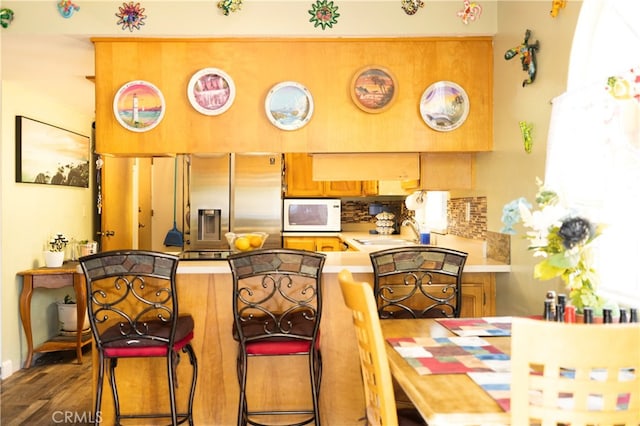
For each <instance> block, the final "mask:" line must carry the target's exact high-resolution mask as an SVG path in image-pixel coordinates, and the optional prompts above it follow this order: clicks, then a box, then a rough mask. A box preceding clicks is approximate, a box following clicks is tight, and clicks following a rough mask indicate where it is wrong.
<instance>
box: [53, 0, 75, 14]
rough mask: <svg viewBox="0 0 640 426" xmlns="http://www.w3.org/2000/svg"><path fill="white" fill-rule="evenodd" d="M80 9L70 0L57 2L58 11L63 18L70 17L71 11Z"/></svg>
mask: <svg viewBox="0 0 640 426" xmlns="http://www.w3.org/2000/svg"><path fill="white" fill-rule="evenodd" d="M78 10H80V6H78V5H76V4H75V3H73V2H72V1H71V0H62V1H60V2H58V12H60V15H61V16H62V17H63V18H71V16H73V13H74V12H76V11H78Z"/></svg>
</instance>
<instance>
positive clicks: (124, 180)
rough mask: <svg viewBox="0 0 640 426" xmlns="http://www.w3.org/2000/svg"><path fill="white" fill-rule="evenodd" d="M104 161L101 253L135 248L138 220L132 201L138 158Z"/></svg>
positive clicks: (113, 158)
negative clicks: (134, 227)
mask: <svg viewBox="0 0 640 426" xmlns="http://www.w3.org/2000/svg"><path fill="white" fill-rule="evenodd" d="M103 161H104V164H103V166H102V222H101V225H102V233H101V235H100V251H108V250H118V249H131V248H134V247H135V246H134V235H133V226H132V224H133V218H134V217H135V219H136V227H137V219H138V215H137V210H138V203H137V200H136V202H135V203H134V197H133V194H134V188H135V186H134V181H135V179H134V165H135V158H120V157H107V156H104V157H103ZM132 206H133V207H132ZM134 210H135V211H136V215H135V216H134V215H133V212H134ZM136 240H137V235H136Z"/></svg>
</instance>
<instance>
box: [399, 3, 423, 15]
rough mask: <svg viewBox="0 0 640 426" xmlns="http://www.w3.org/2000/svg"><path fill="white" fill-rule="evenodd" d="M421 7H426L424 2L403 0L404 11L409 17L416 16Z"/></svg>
mask: <svg viewBox="0 0 640 426" xmlns="http://www.w3.org/2000/svg"><path fill="white" fill-rule="evenodd" d="M421 7H424V2H423V1H422V0H402V10H404V12H405V13H406V14H407V15H415V13H416V12H417V11H418V9H420V8H421Z"/></svg>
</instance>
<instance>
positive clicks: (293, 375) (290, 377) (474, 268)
mask: <svg viewBox="0 0 640 426" xmlns="http://www.w3.org/2000/svg"><path fill="white" fill-rule="evenodd" d="M356 235H358V234H339V236H340V238H341V239H343V240H344V241H350V240H351V239H352V238H357V237H356ZM360 235H362V236H364V235H365V234H360ZM369 237H370V236H369ZM443 241H444V240H443V239H441V240H440V241H439V243H440V244H439V245H444V244H443V243H442V242H443ZM450 241H453V242H452V243H450V244H449V243H447V244H446V245H447V247H452V248H458V249H461V250H466V251H467V252H468V253H469V258H468V260H467V263H466V265H465V269H464V275H463V276H464V278H463V281H464V282H465V283H469V284H472V285H473V284H474V283H475V286H476V287H477V288H478V290H476V291H477V292H479V293H478V294H477V297H478V299H479V300H480V301H482V302H484V303H483V306H484V307H483V309H482V312H472V313H471V315H477V316H481V315H494V314H495V304H494V300H495V274H496V273H504V272H509V271H510V266H509V265H507V264H504V263H500V262H496V261H494V260H491V259H487V258H484V257H483V256H482V243H481V242H475V241H471V240H464V239H458V238H451V239H449V241H448V242H450ZM455 242H459V244H455ZM386 247H388V246H386ZM361 248H364V247H361ZM375 248H376V249H380V248H381V246H375ZM382 248H385V247H384V246H383V247H382ZM369 250H370V249H369ZM326 254H327V260H326V263H325V267H324V270H323V297H324V301H323V302H324V304H323V314H322V326H321V327H322V358H323V376H322V392H321V410H322V412H321V420H322V423H323V424H326V425H341V426H349V425H354V426H355V425H362V417H363V415H364V397H363V390H362V389H363V388H362V382H361V377H360V370H359V364H358V362H359V361H358V352H357V346H356V344H355V335H354V331H353V326H352V324H351V317H350V315H351V314H350V312H349V310H348V309H347V308H346V307H345V306H344V303H343V301H342V295H341V293H340V287H339V285H338V280H337V274H338V272H339V271H340V270H341V269H342V268H348V269H349V270H351V271H352V272H353V273H354V276H355V278H356V279H357V280H366V281H369V282H372V267H371V262H370V260H369V254H368V252H366V251H340V252H327V253H326ZM231 286H232V281H231V274H230V270H229V266H228V264H227V262H226V261H182V262H180V264H179V266H178V292H179V297H180V311H181V312H184V313H190V314H191V315H193V316H194V319H195V337H194V339H193V345H194V349H195V351H196V354H197V357H198V364H199V373H198V384H197V390H196V399H195V403H194V411H195V414H194V417H195V418H194V421H195V424H201V425H216V426H226V425H235V424H236V416H237V403H238V380H237V376H236V348H237V344H236V342H235V341H234V340H233V338H232V335H231V330H232V323H233V320H232V315H231ZM467 301H468V300H467V299H465V300H464V302H463V303H467ZM465 309H466V308H463V310H465ZM474 309H475V308H474ZM465 312H466V311H465ZM269 358H274V357H269ZM275 358H278V357H275ZM251 361H252V362H253V363H252V364H251V365H250V368H253V369H254V370H253V371H254V372H255V371H256V369H257V370H259V371H261V372H262V374H250V375H249V376H250V382H251V383H250V384H249V389H250V390H251V391H250V393H249V395H248V397H249V399H250V401H254V402H255V403H257V404H260V403H261V401H268V402H273V401H274V400H275V401H276V404H278V405H280V406H288V407H297V406H300V405H303V404H306V403H307V402H308V400H309V392H308V388H309V386H308V379H307V378H308V372H307V369H306V364H305V363H304V362H302V360H300V359H296V357H292V358H290V359H287V360H282V359H276V360H275V361H274V360H273V359H269V360H267V359H252V360H251ZM187 362H188V361H187V360H186V358H184V357H183V359H182V364H185V363H187ZM274 362H275V364H274ZM93 365H94V370H95V368H96V365H97V363H96V362H95V359H94V364H93ZM163 368H164V365H163V363H162V361H161V360H160V361H158V362H157V364H153V365H150V363H149V361H148V360H144V361H142V362H141V361H139V360H126V359H123V360H121V361H120V364H119V367H118V370H119V373H118V380H120V381H122V383H123V386H124V387H123V388H122V389H123V390H122V395H121V400H122V401H126V404H127V406H129V407H137V408H138V409H140V408H141V409H145V408H149V409H151V408H152V407H155V408H157V407H158V406H161V405H163V404H166V400H167V398H166V395H163V394H162V393H161V389H162V388H163V387H162V386H160V381H161V380H164V375H165V371H164V370H163ZM187 368H188V366H186V365H180V366H179V367H178V380H179V388H178V393H179V394H180V396H181V397H182V400H180V401H179V403H180V404H182V406H184V403H185V400H184V395H185V394H186V393H187V392H186V391H187V390H188V383H187V381H188V379H189V374H187V371H186V369H187ZM149 374H150V375H149ZM149 377H151V379H149ZM156 378H157V379H156ZM155 380H157V381H158V384H157V386H156V384H155V383H154V381H155ZM272 383H278V387H279V388H281V387H282V386H284V389H287V390H288V391H286V392H285V394H283V395H280V396H277V395H274V394H271V392H270V391H269V389H271V384H272ZM138 385H139V386H141V388H143V389H146V392H145V393H142V392H138V391H136V387H134V386H138ZM94 386H95V384H94ZM102 407H103V412H102V420H103V422H104V424H112V423H113V421H112V419H113V407H112V402H111V391H110V390H109V387H108V385H105V387H104V400H103V406H102Z"/></svg>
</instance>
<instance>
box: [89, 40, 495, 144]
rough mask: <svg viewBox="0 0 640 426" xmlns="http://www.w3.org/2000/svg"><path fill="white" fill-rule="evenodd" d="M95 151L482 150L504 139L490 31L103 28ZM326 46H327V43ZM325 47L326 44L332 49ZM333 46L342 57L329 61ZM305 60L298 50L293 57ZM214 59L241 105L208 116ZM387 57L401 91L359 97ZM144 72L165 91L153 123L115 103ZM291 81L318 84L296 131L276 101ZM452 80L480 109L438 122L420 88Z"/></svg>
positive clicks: (97, 44) (472, 106) (97, 50)
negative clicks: (213, 33)
mask: <svg viewBox="0 0 640 426" xmlns="http://www.w3.org/2000/svg"><path fill="white" fill-rule="evenodd" d="M92 41H93V43H94V45H95V68H96V79H95V84H96V150H97V152H99V153H101V154H113V155H120V156H138V157H141V156H152V155H167V154H172V153H215V152H285V153H286V152H310V153H328V152H330V153H354V152H356V153H357V152H378V153H389V152H478V151H490V150H492V148H493V102H492V99H493V46H492V38H491V37H429V38H422V37H420V38H417V37H416V38H323V39H322V38H280V39H279V38H268V39H263V38H229V39H186V38H179V39H176V38H173V39H170V38H164V39H159V38H115V37H113V38H94V39H93V40H92ZM319 52H320V53H319ZM322 52H324V53H325V54H322ZM329 52H330V56H331V61H327V60H326V58H327V53H329ZM293 57H295V58H296V60H295V61H292V60H291V58H293ZM211 64H215V67H216V68H219V69H221V70H223V71H224V72H226V73H227V74H228V75H229V76H230V77H231V79H232V80H233V83H234V85H235V87H236V97H235V100H234V101H233V104H232V105H231V107H230V108H229V109H228V110H226V111H225V112H224V113H222V114H219V115H213V116H211V115H205V114H202V113H200V112H198V111H197V110H196V109H195V108H193V106H192V105H191V104H190V102H189V99H188V97H187V88H188V86H189V81H190V79H191V77H192V76H193V75H194V74H195V73H196V72H198V71H200V70H202V69H204V68H207V67H210V66H211ZM369 64H379V65H380V66H384V67H385V68H386V69H388V70H389V71H390V72H391V73H392V74H393V75H394V76H395V78H396V81H397V90H398V93H397V96H396V98H395V99H394V101H393V103H392V104H391V105H390V106H389V108H388V109H386V110H385V111H384V112H382V113H380V114H372V113H369V112H365V111H363V110H361V109H360V108H358V107H357V106H356V105H355V104H354V102H353V99H352V97H351V95H350V90H353V88H352V87H351V86H352V80H353V78H354V76H355V74H356V73H357V72H358V71H360V70H361V69H362V67H363V66H365V65H369ZM136 80H144V81H148V82H149V83H152V84H153V85H154V86H156V87H157V88H158V89H159V90H160V91H161V92H162V95H163V97H164V101H165V106H164V108H165V114H164V117H163V118H162V120H161V121H160V122H159V123H158V124H157V126H155V127H154V128H152V129H150V130H148V131H142V132H134V131H131V130H128V129H126V128H124V127H123V126H121V125H120V124H119V123H118V122H117V120H116V118H115V115H114V111H113V102H114V97H115V95H116V93H117V92H118V90H119V89H120V88H121V87H122V86H123V85H125V84H127V83H129V82H131V81H136ZM283 80H290V81H296V82H299V83H301V84H303V85H304V86H305V87H306V88H307V89H309V91H310V93H311V96H312V98H313V103H314V110H313V116H312V117H311V120H310V121H309V122H308V123H307V124H306V125H304V126H303V127H301V128H299V129H297V130H294V131H285V130H281V129H279V128H277V127H276V126H274V125H273V124H272V123H271V121H270V120H269V119H268V117H267V114H266V112H265V108H264V104H265V99H266V98H267V95H268V93H269V91H270V89H271V88H272V87H273V86H274V85H276V84H277V83H280V82H282V81H283ZM442 80H448V81H453V82H455V83H457V84H458V85H460V86H462V88H464V90H465V91H466V92H467V95H468V96H469V104H470V112H469V116H468V118H467V119H466V121H465V122H464V123H463V124H462V125H461V126H460V127H458V128H457V129H455V130H452V131H449V132H440V131H436V130H433V129H431V128H430V127H429V126H427V124H426V123H425V122H424V120H423V119H422V117H421V116H420V109H419V104H420V98H421V97H422V95H423V93H424V92H425V90H426V89H427V88H428V87H429V86H430V85H431V84H433V83H435V82H438V81H442Z"/></svg>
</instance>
